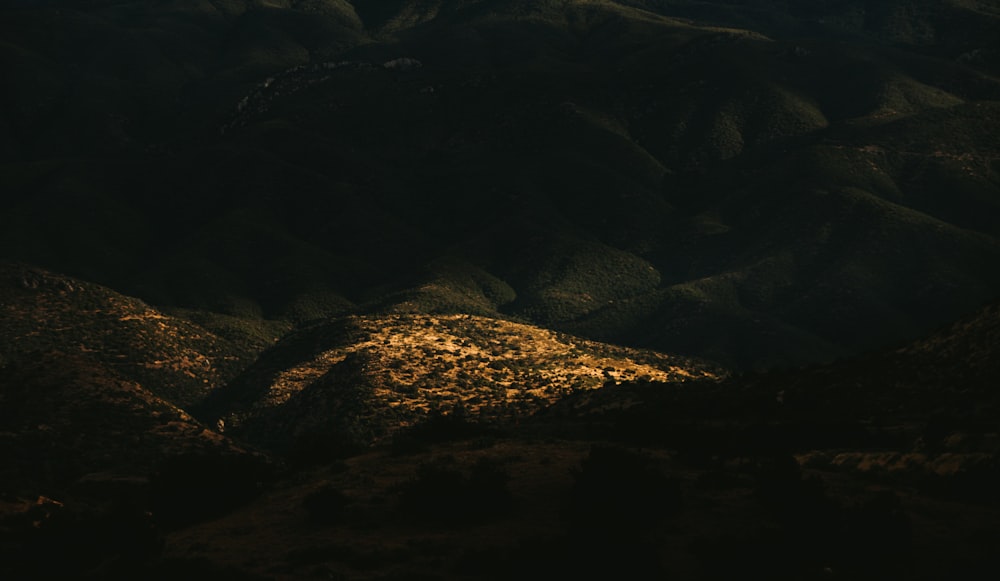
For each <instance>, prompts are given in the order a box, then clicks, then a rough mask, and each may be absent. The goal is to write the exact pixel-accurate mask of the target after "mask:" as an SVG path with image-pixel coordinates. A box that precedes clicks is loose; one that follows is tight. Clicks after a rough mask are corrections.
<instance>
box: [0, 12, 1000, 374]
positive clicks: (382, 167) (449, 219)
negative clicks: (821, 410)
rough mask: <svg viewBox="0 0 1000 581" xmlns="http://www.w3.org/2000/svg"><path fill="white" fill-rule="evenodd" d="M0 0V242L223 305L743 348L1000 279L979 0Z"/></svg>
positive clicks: (813, 335) (737, 355)
mask: <svg viewBox="0 0 1000 581" xmlns="http://www.w3.org/2000/svg"><path fill="white" fill-rule="evenodd" d="M4 6H5V7H4V8H3V9H2V10H3V18H2V19H0V20H2V22H0V33H2V38H3V39H4V41H3V43H2V44H0V60H2V62H3V63H4V68H3V70H4V73H3V74H4V75H6V77H5V79H4V81H5V83H4V84H5V86H7V87H10V90H9V91H8V93H7V94H6V96H5V97H4V98H5V99H6V103H7V106H6V107H4V108H3V110H4V111H6V113H4V114H2V115H3V117H2V118H0V151H2V152H3V153H0V160H2V162H0V189H2V191H3V204H4V211H3V212H2V215H0V247H2V248H4V251H3V252H4V255H5V256H6V257H7V258H9V259H14V260H19V261H23V262H27V263H30V264H38V265H42V266H44V267H46V268H50V269H53V270H56V271H59V272H67V273H70V274H72V275H74V276H77V277H79V278H82V279H84V280H91V281H95V282H98V283H100V284H103V285H105V286H107V287H109V288H113V289H115V290H117V291H120V292H124V293H126V294H129V295H132V296H138V297H141V298H142V299H143V300H145V301H146V302H148V303H149V304H153V305H156V306H157V307H158V308H164V309H168V308H173V309H183V310H175V311H173V312H176V313H178V314H183V315H184V316H186V317H190V318H191V319H192V320H197V321H199V322H200V323H204V324H206V325H209V326H211V325H217V327H214V328H216V329H217V330H221V329H223V328H226V329H230V330H234V329H235V330H239V331H238V332H239V333H242V336H244V337H247V336H248V333H247V332H246V329H263V328H268V329H272V328H273V329H278V328H285V329H287V328H288V327H289V326H291V325H293V324H304V323H307V322H310V321H317V320H323V319H326V318H331V317H342V316H345V315H352V314H354V315H378V314H384V313H387V312H390V313H391V312H411V313H441V314H457V313H465V314H474V315H482V316H491V317H515V318H519V319H521V320H524V321H527V322H531V323H534V324H538V325H543V326H545V327H549V328H553V329H557V330H560V331H563V332H569V333H573V334H575V335H581V336H586V337H588V338H591V339H594V340H601V341H609V342H614V343H619V344H628V345H632V346H636V347H644V348H653V349H658V350H661V351H665V352H671V353H682V354H686V355H691V356H698V357H703V358H708V359H713V360H715V361H718V362H719V363H721V364H723V365H726V366H730V367H737V368H744V369H763V368H773V367H778V366H784V365H798V364H801V363H805V362H815V361H830V360H832V359H834V358H836V357H840V356H844V355H848V354H854V353H859V352H861V351H864V350H867V349H871V348H876V347H879V346H883V345H886V344H890V343H893V342H896V341H900V340H904V339H912V338H914V337H917V336H919V335H920V334H921V333H924V332H926V331H928V330H929V329H931V328H934V327H935V326H937V325H940V324H943V323H944V322H946V321H950V320H954V319H955V318H957V317H959V316H962V315H963V314H965V313H968V312H970V311H971V310H973V309H974V308H975V307H976V306H978V305H980V304H982V302H983V301H986V300H990V299H993V298H995V297H996V296H998V295H1000V273H998V271H997V269H996V268H995V265H996V264H997V263H998V260H1000V241H998V236H1000V230H998V227H997V224H1000V220H998V219H997V218H998V216H1000V177H998V175H997V160H998V159H1000V151H998V148H997V144H996V140H995V138H994V136H995V135H996V134H997V132H998V130H1000V126H998V124H1000V105H998V103H1000V81H998V80H997V79H998V77H997V69H996V66H997V62H998V61H997V58H996V51H997V49H998V45H997V42H998V41H996V39H995V35H994V34H991V33H992V32H995V30H996V28H997V18H998V16H997V13H998V10H997V6H996V3H995V2H984V1H980V2H974V3H973V2H926V1H920V0H909V1H903V0H898V1H892V2H880V3H876V2H862V1H860V0H858V1H843V2H839V1H838V2H820V3H811V4H808V5H807V4H804V3H781V2H767V1H763V0H762V1H754V2H724V1H713V2H688V1H684V0H677V1H673V0H670V1H667V0H663V1H655V0H649V1H644V0H642V1H640V0H635V1H628V2H624V1H623V2H612V1H600V2H592V1H587V2H583V1H579V2H577V1H574V2H528V1H502V2H496V1H493V2H486V1H471V0H470V1H459V0H454V1H447V2H432V3H428V2H417V1H403V0H400V1H394V2H375V1H358V2H346V1H341V0H337V1H334V0H331V1H323V2H321V1H315V2H312V1H311V2H268V3H258V2H226V3H221V4H220V3H217V2H216V3H212V2H200V3H199V2H184V3H175V2H167V3H154V4H149V3H145V2H91V3H86V4H79V3H73V4H72V5H69V4H66V3H61V2H51V3H43V4H32V3H16V4H13V5H11V4H5V5H4ZM50 37H55V38H58V39H59V41H58V42H47V41H45V40H43V39H47V38H50ZM209 321H212V323H211V324H210V323H209ZM240 329H243V330H240ZM254 333H256V331H251V332H250V333H249V335H253V334H254ZM265 334H269V333H265ZM251 339H252V340H253V341H257V339H253V338H252V337H251ZM255 345H257V346H261V345H262V344H261V343H259V342H257V343H255Z"/></svg>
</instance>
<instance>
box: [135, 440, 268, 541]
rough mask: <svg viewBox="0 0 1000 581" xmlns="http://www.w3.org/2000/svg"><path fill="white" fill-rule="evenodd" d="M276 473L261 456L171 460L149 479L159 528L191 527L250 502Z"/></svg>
mask: <svg viewBox="0 0 1000 581" xmlns="http://www.w3.org/2000/svg"><path fill="white" fill-rule="evenodd" d="M274 474H275V473H274V467H273V466H272V465H271V464H269V463H268V462H266V461H265V460H264V459H262V458H258V457H250V456H215V455H201V454H199V455H184V456H175V457H171V458H168V459H167V460H165V461H164V462H162V463H161V465H160V466H159V468H158V470H157V471H156V473H155V474H153V477H152V478H151V480H150V507H151V510H152V512H153V516H154V518H155V519H156V522H157V523H158V524H159V525H160V526H163V527H165V528H174V527H180V526H183V525H188V524H191V523H195V522H198V521H202V520H205V519H208V518H212V517H217V516H219V515H222V514H225V513H227V512H229V511H231V510H233V509H234V508H236V507H238V506H241V505H243V504H245V503H246V502H249V501H250V500H252V499H253V498H254V497H256V496H257V495H258V494H259V493H260V492H261V491H262V490H263V488H264V486H266V485H267V484H268V483H269V482H270V481H271V480H272V479H273V477H274Z"/></svg>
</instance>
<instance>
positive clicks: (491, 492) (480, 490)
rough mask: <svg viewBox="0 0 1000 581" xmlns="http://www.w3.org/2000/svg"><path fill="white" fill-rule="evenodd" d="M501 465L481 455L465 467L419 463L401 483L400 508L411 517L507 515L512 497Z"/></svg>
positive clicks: (458, 519)
mask: <svg viewBox="0 0 1000 581" xmlns="http://www.w3.org/2000/svg"><path fill="white" fill-rule="evenodd" d="M507 480H508V475H507V472H506V470H505V469H504V467H503V465H502V464H500V463H498V462H496V461H494V460H490V459H486V458H480V459H479V460H478V461H476V463H475V464H473V465H472V466H471V467H470V468H469V469H468V470H461V469H459V468H458V467H456V466H454V465H449V464H447V463H444V462H442V461H440V460H439V461H437V462H429V463H424V464H421V465H420V467H419V468H418V469H417V474H416V477H415V478H414V479H413V480H410V481H409V482H406V483H405V484H403V485H402V487H401V491H400V496H399V511H400V512H401V513H402V514H404V515H407V516H409V517H412V518H419V519H421V520H429V521H434V522H443V523H472V522H479V521H484V520H488V519H491V518H496V517H499V516H502V515H504V514H506V513H507V512H508V511H509V510H510V509H511V507H512V503H513V499H512V497H511V494H510V491H509V490H508V488H507Z"/></svg>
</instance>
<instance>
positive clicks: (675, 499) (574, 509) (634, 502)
mask: <svg viewBox="0 0 1000 581" xmlns="http://www.w3.org/2000/svg"><path fill="white" fill-rule="evenodd" d="M573 478H574V484H573V490H572V491H571V492H570V496H569V502H568V505H567V507H566V509H565V513H564V514H565V517H566V519H567V520H568V521H569V522H570V523H571V524H572V526H574V527H576V528H578V529H601V530H614V531H634V530H636V529H641V528H644V527H648V526H650V525H652V524H654V523H656V522H657V521H658V520H659V519H661V518H663V517H665V516H668V515H670V514H672V513H674V512H676V511H677V510H678V509H679V508H680V503H681V494H680V487H679V485H678V484H677V482H675V481H673V480H671V479H670V478H668V477H666V476H664V475H663V473H661V472H660V471H659V469H658V468H657V467H656V465H655V463H654V462H653V461H652V460H651V459H650V458H649V457H647V456H644V455H642V454H639V453H636V452H633V451H631V450H628V449H625V448H617V447H609V446H594V447H592V448H591V450H590V454H589V455H588V456H587V457H586V458H585V459H584V460H583V461H582V462H581V464H580V468H579V470H576V471H574V473H573Z"/></svg>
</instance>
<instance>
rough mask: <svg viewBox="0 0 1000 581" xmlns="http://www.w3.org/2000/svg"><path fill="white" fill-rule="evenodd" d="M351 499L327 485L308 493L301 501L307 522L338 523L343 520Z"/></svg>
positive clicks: (320, 523)
mask: <svg viewBox="0 0 1000 581" xmlns="http://www.w3.org/2000/svg"><path fill="white" fill-rule="evenodd" d="M350 504H351V499H350V498H349V497H348V496H347V495H345V494H344V493H343V492H341V491H340V490H339V489H337V488H335V487H333V486H330V485H327V486H324V487H323V488H320V489H319V490H317V491H315V492H313V493H311V494H309V495H308V496H306V497H305V499H304V500H303V501H302V508H304V509H305V510H306V514H307V515H308V518H309V522H311V523H314V524H319V525H333V524H339V523H340V522H342V521H343V519H344V515H345V514H346V512H347V507H348V505H350Z"/></svg>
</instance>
